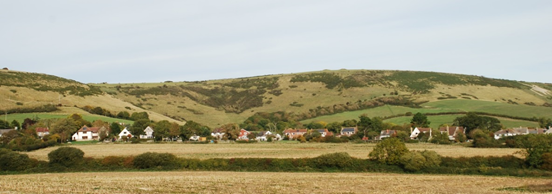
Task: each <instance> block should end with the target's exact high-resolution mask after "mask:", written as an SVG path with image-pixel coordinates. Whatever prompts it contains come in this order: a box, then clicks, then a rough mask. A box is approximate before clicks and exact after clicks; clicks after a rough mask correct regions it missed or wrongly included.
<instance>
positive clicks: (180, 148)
mask: <svg viewBox="0 0 552 194" xmlns="http://www.w3.org/2000/svg"><path fill="white" fill-rule="evenodd" d="M375 145H376V144H375V143H368V144H354V143H340V144H334V143H298V142H296V141H291V142H286V141H284V142H277V143H253V144H239V143H218V144H183V143H165V144H104V143H99V144H88V145H71V146H72V147H76V148H79V149H81V150H82V151H84V153H85V157H94V158H103V157H105V156H129V155H138V154H141V153H145V152H158V153H172V154H174V155H176V156H177V157H180V158H198V159H208V158H311V157H317V156H320V155H322V154H328V153H335V152H347V153H349V155H351V156H353V157H357V158H362V159H366V158H368V153H370V151H372V149H373V148H374V147H375ZM406 145H407V147H408V148H409V149H410V150H433V151H435V152H437V153H438V154H440V155H442V156H451V157H460V156H467V157H470V156H504V155H513V154H514V153H515V152H516V151H518V150H519V149H508V148H469V147H464V146H460V145H436V144H430V143H419V144H406ZM55 149H57V147H50V148H46V149H40V150H35V151H32V152H25V153H26V154H28V155H29V157H31V158H36V159H39V160H48V153H50V152H51V151H53V150H55Z"/></svg>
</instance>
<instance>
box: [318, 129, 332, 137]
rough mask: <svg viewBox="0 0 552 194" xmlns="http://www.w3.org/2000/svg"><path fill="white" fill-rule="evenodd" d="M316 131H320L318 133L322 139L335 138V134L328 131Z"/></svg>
mask: <svg viewBox="0 0 552 194" xmlns="http://www.w3.org/2000/svg"><path fill="white" fill-rule="evenodd" d="M315 130H316V131H318V133H320V136H321V137H326V136H333V133H332V132H330V131H328V129H315Z"/></svg>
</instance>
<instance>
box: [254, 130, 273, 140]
mask: <svg viewBox="0 0 552 194" xmlns="http://www.w3.org/2000/svg"><path fill="white" fill-rule="evenodd" d="M269 135H272V132H270V131H261V132H260V133H259V134H257V137H255V140H257V141H267V140H268V138H267V136H269Z"/></svg>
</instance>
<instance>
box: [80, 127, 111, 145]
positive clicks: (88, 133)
mask: <svg viewBox="0 0 552 194" xmlns="http://www.w3.org/2000/svg"><path fill="white" fill-rule="evenodd" d="M100 133H105V135H106V136H107V135H108V132H107V129H106V128H105V127H88V126H86V125H85V126H83V127H81V128H80V129H79V130H78V131H77V132H76V133H75V134H73V136H72V137H71V139H72V140H73V141H92V140H99V139H100Z"/></svg>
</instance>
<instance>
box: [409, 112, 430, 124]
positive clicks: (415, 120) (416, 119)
mask: <svg viewBox="0 0 552 194" xmlns="http://www.w3.org/2000/svg"><path fill="white" fill-rule="evenodd" d="M410 124H412V126H413V127H429V124H431V122H429V120H427V116H426V115H425V114H422V113H419V112H418V113H416V114H415V115H414V116H413V117H412V120H410Z"/></svg>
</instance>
